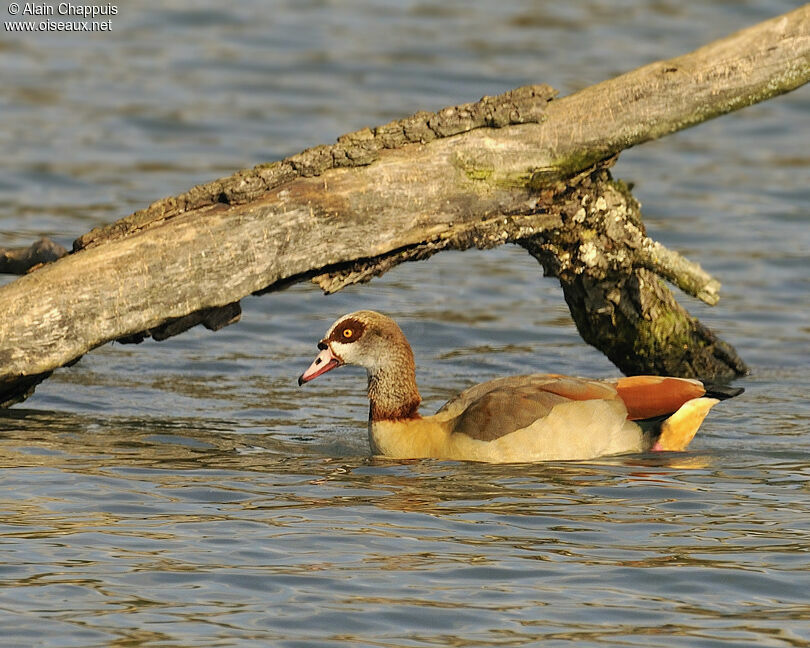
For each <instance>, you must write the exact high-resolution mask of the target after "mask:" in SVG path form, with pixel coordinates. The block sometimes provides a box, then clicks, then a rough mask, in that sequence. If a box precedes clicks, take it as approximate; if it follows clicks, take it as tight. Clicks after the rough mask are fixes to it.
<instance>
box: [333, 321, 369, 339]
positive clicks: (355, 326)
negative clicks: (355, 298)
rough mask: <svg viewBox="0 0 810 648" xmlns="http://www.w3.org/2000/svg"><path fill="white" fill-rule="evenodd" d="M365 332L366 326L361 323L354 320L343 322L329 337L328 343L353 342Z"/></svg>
mask: <svg viewBox="0 0 810 648" xmlns="http://www.w3.org/2000/svg"><path fill="white" fill-rule="evenodd" d="M365 330H366V325H365V324H363V322H361V321H359V320H356V319H354V318H349V319H345V320H343V321H342V322H341V323H340V324H339V325H338V326H336V327H335V330H334V331H332V334H331V335H330V336H329V341H330V342H343V343H344V344H345V343H347V342H354V341H355V340H357V339H359V338H360V336H361V335H363V332H364V331H365Z"/></svg>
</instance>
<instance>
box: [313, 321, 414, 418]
mask: <svg viewBox="0 0 810 648" xmlns="http://www.w3.org/2000/svg"><path fill="white" fill-rule="evenodd" d="M318 348H319V349H320V353H319V354H318V355H317V357H316V358H315V360H314V361H313V362H312V364H311V365H310V366H309V368H308V369H307V370H306V371H305V372H304V373H302V374H301V375H300V376H299V378H298V384H299V385H303V384H304V383H306V382H309V381H310V380H314V379H315V378H317V377H318V376H321V375H323V374H325V373H326V372H327V371H331V370H332V369H336V368H337V367H341V366H343V365H357V366H360V367H363V368H365V369H366V371H367V372H368V395H369V399H370V401H371V416H372V418H373V419H378V418H403V417H406V416H412V415H415V412H416V408H417V407H418V406H419V402H420V401H421V398H420V396H419V391H418V390H417V388H416V375H415V367H414V360H413V352H412V351H411V347H410V345H409V344H408V341H407V340H406V339H405V334H404V333H403V332H402V330H401V329H400V328H399V326H397V324H396V322H394V320H392V319H391V318H390V317H387V316H385V315H383V314H381V313H377V312H375V311H370V310H361V311H356V312H354V313H349V314H348V315H344V316H343V317H341V318H339V319H338V320H337V321H336V322H335V323H334V324H332V326H331V327H330V328H329V330H328V331H327V332H326V335H325V336H324V337H323V339H322V340H321V341H320V342H318Z"/></svg>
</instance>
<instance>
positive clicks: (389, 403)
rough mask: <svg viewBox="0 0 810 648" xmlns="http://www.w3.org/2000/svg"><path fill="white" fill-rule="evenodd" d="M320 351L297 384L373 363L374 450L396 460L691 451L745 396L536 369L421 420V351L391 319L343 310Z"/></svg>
mask: <svg viewBox="0 0 810 648" xmlns="http://www.w3.org/2000/svg"><path fill="white" fill-rule="evenodd" d="M318 348H319V349H320V350H321V352H320V353H319V354H318V356H317V357H316V358H315V360H314V362H313V363H312V364H311V365H310V367H309V368H308V369H307V370H306V371H305V372H304V373H303V374H301V376H300V378H298V384H299V385H303V384H304V383H305V382H309V381H310V380H312V379H314V378H317V377H318V376H320V375H322V374H325V373H326V372H327V371H331V370H332V369H334V368H336V367H340V366H341V365H344V364H353V365H360V366H361V367H365V368H366V370H367V372H368V398H369V401H370V405H371V406H370V409H369V442H370V444H371V450H372V452H373V453H374V454H377V455H384V456H386V457H390V458H395V459H418V458H435V459H456V460H463V461H486V462H493V463H506V462H529V461H550V460H565V459H569V460H571V459H579V460H585V459H593V458H595V457H600V456H604V455H615V454H625V453H636V452H645V451H650V450H652V451H658V450H683V449H684V448H686V446H687V445H688V444H689V442H690V441H691V440H692V437H693V436H694V435H695V433H696V432H697V429H698V427H699V426H700V424H701V423H702V422H703V419H704V418H705V416H706V414H707V413H708V411H709V410H710V409H711V407H712V406H713V405H714V404H716V403H717V402H718V398H729V397H731V396H736V395H737V394H739V393H740V392H742V389H733V388H725V390H722V389H721V390H719V391H718V392H712V393H709V394H707V389H706V387H704V385H703V383H701V382H700V381H698V380H692V379H689V378H667V377H659V376H631V377H627V378H612V379H607V380H591V379H587V378H572V377H569V376H561V375H558V374H531V375H527V376H511V377H508V378H499V379H496V380H491V381H489V382H485V383H482V384H480V385H475V386H474V387H470V388H469V389H466V390H465V391H463V392H461V393H460V394H459V395H458V396H456V397H455V398H453V399H452V400H450V401H449V402H448V403H446V404H445V405H444V406H443V407H442V408H441V409H440V410H439V411H438V412H436V414H434V415H433V416H426V417H422V416H420V415H419V413H418V411H417V410H418V408H419V403H420V401H421V397H420V396H419V391H418V390H417V388H416V375H415V371H414V359H413V352H412V351H411V347H410V345H409V344H408V341H407V340H406V339H405V335H404V334H403V333H402V331H401V330H400V328H399V326H397V325H396V323H395V322H394V321H393V320H392V319H391V318H389V317H386V316H385V315H381V314H380V313H377V312H374V311H369V310H362V311H357V312H356V313H350V314H349V315H344V316H343V317H341V318H340V319H339V320H337V321H336V322H335V323H334V324H333V325H332V327H331V328H330V329H329V331H328V332H327V333H326V336H325V337H324V338H323V340H321V341H320V342H319V343H318ZM712 396H717V398H714V397H712Z"/></svg>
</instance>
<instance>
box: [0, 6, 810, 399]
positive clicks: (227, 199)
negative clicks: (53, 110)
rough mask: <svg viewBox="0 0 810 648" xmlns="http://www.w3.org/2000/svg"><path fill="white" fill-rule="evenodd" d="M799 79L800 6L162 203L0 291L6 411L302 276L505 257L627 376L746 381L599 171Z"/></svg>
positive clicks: (682, 267) (355, 274)
mask: <svg viewBox="0 0 810 648" xmlns="http://www.w3.org/2000/svg"><path fill="white" fill-rule="evenodd" d="M808 79H810V7H803V8H801V9H798V10H796V11H793V12H791V13H789V14H786V15H784V16H781V17H779V18H775V19H773V20H770V21H767V22H765V23H762V24H760V25H757V26H755V27H752V28H750V29H747V30H744V31H742V32H739V33H738V34H734V35H732V36H730V37H728V38H726V39H723V40H721V41H717V42H715V43H713V44H711V45H708V46H706V47H703V48H701V49H699V50H697V51H695V52H693V53H691V54H688V55H685V56H682V57H678V58H676V59H672V60H670V61H664V62H659V63H654V64H652V65H648V66H645V67H643V68H640V69H638V70H635V71H633V72H630V73H628V74H625V75H623V76H620V77H617V78H616V79H612V80H610V81H606V82H604V83H601V84H598V85H596V86H593V87H591V88H586V89H585V90H582V91H581V92H578V93H575V94H573V95H570V96H568V97H565V98H562V99H555V100H552V99H553V97H554V91H553V90H552V89H551V88H548V87H547V86H532V87H529V88H520V89H518V90H515V91H513V92H511V93H507V94H506V95H502V96H500V97H495V98H485V99H484V100H482V101H481V102H478V103H476V104H468V105H465V106H460V107H456V108H449V109H445V110H442V111H439V112H438V113H436V114H432V113H418V114H417V115H414V116H412V117H410V118H407V119H404V120H400V121H397V122H393V123H391V124H387V125H384V126H381V127H378V128H375V129H364V130H362V131H359V132H357V133H352V134H349V135H346V136H344V137H341V138H339V139H338V142H337V144H335V145H332V146H320V147H316V148H314V149H310V150H308V151H305V152H303V153H301V154H299V155H296V156H293V157H291V158H289V159H287V160H283V161H281V162H276V163H273V164H269V165H260V166H258V167H256V168H255V169H252V170H247V171H241V172H239V173H237V174H235V175H234V176H231V177H229V178H224V179H222V180H218V181H215V182H212V183H209V184H207V185H203V186H200V187H196V188H194V189H192V190H191V191H189V192H187V193H185V194H182V195H179V196H176V197H172V198H168V199H165V200H161V201H158V202H157V203H155V204H153V205H151V206H150V207H149V208H147V209H145V210H142V211H140V212H137V213H135V214H133V215H132V216H130V217H127V218H125V219H122V220H121V221H118V222H117V223H114V224H113V225H111V226H108V227H103V228H99V229H97V230H94V231H92V232H90V233H88V234H86V235H84V236H82V237H80V238H79V239H77V241H76V243H75V244H74V253H73V254H71V255H69V256H67V257H65V258H63V259H60V260H59V261H57V262H55V263H53V264H48V265H46V266H44V267H42V268H40V269H38V270H36V271H35V272H32V273H30V274H28V275H26V276H24V277H21V278H20V279H18V280H17V281H15V282H13V283H11V284H8V285H6V286H4V287H2V288H0V305H2V307H3V308H4V311H5V314H6V317H5V318H4V320H3V321H2V322H0V404H6V405H7V404H9V403H11V402H13V401H14V400H19V399H21V398H24V397H25V395H26V394H27V393H29V392H30V389H31V388H32V385H33V384H35V383H36V381H37V380H39V379H42V378H44V377H46V376H47V375H48V374H49V372H51V371H52V370H53V369H55V368H57V367H59V366H63V365H65V364H67V363H70V362H73V361H75V360H76V359H77V358H79V357H80V356H81V355H82V354H83V353H86V352H87V351H88V350H90V349H92V348H94V347H96V346H98V345H101V344H104V343H106V342H108V341H110V340H115V339H119V340H125V341H137V340H139V339H142V338H143V337H144V336H145V335H152V336H153V337H155V338H165V337H168V336H170V335H173V334H176V333H177V332H180V331H182V330H185V329H186V328H188V327H189V326H192V325H194V324H196V323H205V324H206V325H209V326H210V327H211V328H217V327H218V326H220V325H221V324H224V323H227V322H229V321H233V320H235V319H236V318H238V301H239V299H241V298H242V297H244V296H246V295H249V294H251V293H257V292H268V291H272V290H276V289H279V288H282V287H284V286H286V285H289V284H290V283H292V282H296V281H301V280H306V279H310V278H314V279H315V280H316V281H317V282H318V283H319V284H320V285H321V286H322V287H323V288H324V289H325V290H327V291H331V290H338V289H340V288H341V287H343V286H345V285H347V284H348V283H354V282H358V281H366V280H368V279H369V278H370V277H372V276H374V275H377V274H381V273H382V272H384V271H386V270H388V269H389V268H391V267H393V266H394V265H396V264H397V263H400V262H402V261H406V260H417V259H421V258H425V257H427V256H430V255H431V254H434V253H435V252H437V251H440V250H443V249H449V248H452V249H466V248H469V247H472V246H475V247H483V248H486V247H492V246H494V245H499V244H502V243H507V242H512V243H518V244H521V245H523V246H524V247H526V248H527V249H528V250H529V251H530V252H531V253H532V254H533V255H535V256H536V257H537V258H538V259H540V261H541V262H542V263H543V265H544V267H545V269H546V271H547V272H548V273H550V274H555V275H557V276H559V277H560V280H561V282H562V284H563V288H564V292H565V296H566V299H567V300H568V302H569V304H571V308H572V313H573V314H574V317H575V320H576V321H577V324H578V326H579V328H580V331H581V332H582V334H583V337H585V339H586V340H588V341H589V342H591V343H592V344H595V345H596V346H598V347H599V348H602V349H604V350H605V351H606V353H607V354H608V355H609V357H611V359H612V360H613V361H614V362H616V363H617V364H618V365H619V366H620V367H621V368H622V369H623V370H624V371H627V372H640V371H662V370H666V371H667V373H672V374H678V375H695V374H698V375H701V376H704V377H706V376H709V377H712V376H714V377H717V376H730V375H734V374H739V373H742V372H744V371H745V366H744V364H743V363H742V361H741V360H740V359H739V358H738V357H737V356H736V354H735V353H734V351H733V350H732V349H730V347H728V346H727V345H724V344H723V343H722V342H719V341H718V340H717V339H716V338H714V336H713V335H711V333H709V332H708V331H707V330H706V329H705V328H704V327H702V326H701V325H700V324H699V323H698V322H697V321H696V320H693V319H692V318H691V317H689V316H688V314H687V313H686V312H685V311H683V310H682V309H681V308H680V307H679V306H677V304H675V301H674V299H673V298H672V296H671V294H670V293H669V291H668V290H667V289H666V287H665V286H664V285H663V284H662V283H661V282H659V281H658V279H657V278H656V276H655V274H654V273H657V274H658V275H661V276H664V277H665V278H667V279H669V280H670V281H673V282H674V283H676V284H677V285H679V286H680V287H682V288H683V289H684V290H686V291H687V292H689V293H690V294H693V295H695V296H697V297H699V298H701V299H703V300H704V301H707V302H709V303H713V302H715V301H716V299H717V288H718V284H717V282H716V281H715V280H713V279H712V278H711V277H709V276H708V275H707V274H706V273H705V272H703V271H702V270H701V269H700V268H699V267H698V266H696V265H695V264H692V263H689V262H688V261H686V260H684V259H682V258H681V257H679V256H678V255H677V254H676V253H674V252H670V251H667V250H665V249H664V248H662V247H661V246H660V245H659V244H657V243H655V242H654V241H651V240H650V239H648V238H647V237H646V235H645V233H644V229H643V226H642V225H641V221H640V219H639V214H638V208H637V205H636V204H635V202H634V201H633V200H632V197H631V196H630V195H629V193H628V192H627V191H625V190H624V189H623V188H622V187H621V185H620V184H617V183H614V182H613V181H612V180H611V179H610V176H609V174H608V172H607V170H606V168H607V167H608V166H609V165H610V163H611V158H612V157H613V156H615V155H616V154H617V153H618V152H619V151H621V150H622V149H624V148H627V147H629V146H633V145H635V144H638V143H640V142H644V141H647V140H649V139H653V138H656V137H661V136H662V135H665V134H667V133H671V132H674V131H676V130H680V129H682V128H686V127H688V126H691V125H694V124H696V123H699V122H700V121H703V120H705V119H709V118H711V117H714V116H716V115H720V114H723V113H725V112H729V111H731V110H735V109H737V108H740V107H743V106H746V105H749V104H751V103H754V102H757V101H761V100H763V99H766V98H768V97H771V96H775V95H778V94H781V93H784V92H788V91H789V90H791V89H793V88H796V87H798V86H800V85H802V84H803V83H805V82H807V81H808ZM684 346H685V347H686V349H684ZM685 351H688V353H686V357H685Z"/></svg>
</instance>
